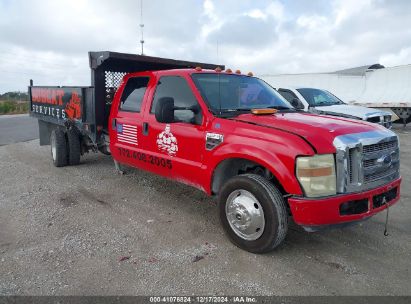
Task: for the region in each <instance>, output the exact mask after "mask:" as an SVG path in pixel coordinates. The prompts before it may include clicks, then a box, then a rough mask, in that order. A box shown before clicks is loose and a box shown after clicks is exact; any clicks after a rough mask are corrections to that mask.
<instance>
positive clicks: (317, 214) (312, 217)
mask: <svg viewBox="0 0 411 304" xmlns="http://www.w3.org/2000/svg"><path fill="white" fill-rule="evenodd" d="M400 184H401V178H399V179H397V180H395V181H393V182H391V183H389V184H387V185H384V186H381V187H378V188H375V189H372V190H369V191H365V192H361V193H351V194H345V195H337V196H333V197H328V198H322V199H315V200H314V199H307V198H302V197H291V198H289V199H288V204H289V205H290V209H291V213H292V215H293V219H294V222H295V223H297V224H298V225H302V226H321V225H331V224H339V223H346V222H352V221H359V220H363V219H366V218H368V217H370V216H372V215H374V214H376V213H378V212H380V211H382V210H384V209H386V208H387V205H383V206H381V207H379V208H373V207H372V198H373V197H374V196H375V195H378V194H381V193H384V192H386V191H388V190H390V189H393V188H395V187H397V189H398V190H397V196H396V198H395V199H393V200H392V201H390V202H389V203H388V205H389V206H391V205H393V204H395V203H396V202H397V201H398V200H399V198H400ZM361 199H368V201H369V208H368V211H367V212H364V213H362V214H354V215H340V213H339V210H340V205H341V204H342V203H344V202H348V201H356V200H361Z"/></svg>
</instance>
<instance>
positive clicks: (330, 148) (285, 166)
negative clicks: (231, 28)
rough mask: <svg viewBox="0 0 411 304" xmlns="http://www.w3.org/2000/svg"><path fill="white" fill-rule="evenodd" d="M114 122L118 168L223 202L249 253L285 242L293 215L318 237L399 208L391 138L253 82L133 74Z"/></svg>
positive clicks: (224, 215) (183, 72) (206, 75)
mask: <svg viewBox="0 0 411 304" xmlns="http://www.w3.org/2000/svg"><path fill="white" fill-rule="evenodd" d="M110 121H111V125H112V128H111V129H110V150H111V152H112V155H113V158H114V159H115V160H116V161H117V162H119V163H122V164H127V165H129V166H132V167H135V168H141V169H144V170H148V171H151V172H153V173H156V174H159V175H162V176H165V177H168V178H171V179H173V180H176V181H179V182H183V183H186V184H189V185H191V186H194V187H197V188H199V189H201V190H202V191H204V192H206V193H208V194H209V195H216V196H217V197H218V200H219V205H220V217H221V221H222V223H223V227H225V230H226V232H227V234H228V235H229V237H230V239H231V240H232V241H233V242H234V243H235V244H236V245H238V246H240V247H242V248H245V249H247V250H249V251H253V252H260V251H261V252H265V251H267V250H269V249H272V248H274V247H276V246H277V245H278V244H279V243H281V241H282V240H283V237H284V236H285V233H286V229H287V228H286V227H287V223H288V220H287V218H288V215H289V214H290V215H292V216H293V217H294V221H295V222H296V223H298V224H300V225H301V226H303V227H304V228H305V229H306V230H308V231H314V230H318V229H320V228H322V227H324V226H330V225H338V224H344V223H348V222H352V221H358V220H361V219H364V218H367V217H369V216H371V215H373V214H375V213H377V212H379V211H381V210H382V209H383V208H385V207H387V206H388V205H389V204H390V203H391V204H392V203H394V202H395V201H396V200H397V199H398V195H399V192H398V191H399V183H400V176H399V150H398V139H397V136H396V135H395V134H394V133H393V132H391V131H389V130H387V129H386V128H383V127H381V126H378V125H373V124H364V123H362V122H354V121H352V120H349V119H344V118H336V117H324V116H318V115H315V114H311V113H302V112H299V111H297V110H295V109H294V108H293V107H292V106H291V104H290V103H288V102H287V101H286V100H284V99H283V98H282V97H281V96H280V95H279V94H278V93H277V92H276V91H275V90H274V89H272V88H271V87H270V86H268V85H267V84H266V83H265V82H263V81H261V80H260V79H258V78H255V77H251V76H247V75H241V74H233V73H230V72H228V73H227V72H220V71H214V70H203V69H201V68H197V69H179V70H165V71H155V72H144V73H132V74H129V75H127V76H126V77H125V78H124V82H123V84H122V85H121V86H120V88H119V90H118V91H117V94H116V95H115V98H114V101H113V105H112V110H111V114H110ZM387 158H390V159H389V160H388V159H387ZM347 171H348V172H347ZM258 187H261V189H259V190H258V191H256V190H255V189H256V188H258ZM263 194H265V195H266V196H265V197H264V195H263ZM380 200H385V201H384V203H381V202H378V203H377V201H380ZM387 201H388V203H387ZM267 231H269V232H267ZM264 233H267V235H266V236H265V235H264ZM264 237H266V238H267V239H266V240H265V243H264V241H263V239H264ZM262 238H263V239H262Z"/></svg>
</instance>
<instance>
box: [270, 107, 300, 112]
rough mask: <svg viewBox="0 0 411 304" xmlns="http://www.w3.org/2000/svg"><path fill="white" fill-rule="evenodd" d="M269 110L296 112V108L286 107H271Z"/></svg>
mask: <svg viewBox="0 0 411 304" xmlns="http://www.w3.org/2000/svg"><path fill="white" fill-rule="evenodd" d="M266 108H267V109H276V110H291V111H294V110H295V109H294V108H289V107H284V106H269V107H266Z"/></svg>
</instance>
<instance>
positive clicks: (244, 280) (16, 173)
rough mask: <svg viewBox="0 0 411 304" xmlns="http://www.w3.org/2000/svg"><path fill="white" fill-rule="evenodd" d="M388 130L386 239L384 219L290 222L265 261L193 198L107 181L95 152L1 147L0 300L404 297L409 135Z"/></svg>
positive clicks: (409, 260) (144, 178)
mask: <svg viewBox="0 0 411 304" xmlns="http://www.w3.org/2000/svg"><path fill="white" fill-rule="evenodd" d="M399 130H400V129H399ZM410 131H411V130H410V128H409V129H408V132H410ZM398 132H399V133H400V138H401V149H402V150H401V161H402V163H401V170H402V171H401V172H402V175H403V184H402V198H401V201H400V202H399V203H398V204H397V205H396V206H394V207H393V208H391V210H390V224H389V230H390V236H389V237H384V235H383V230H384V220H385V213H382V214H378V215H376V216H375V217H373V218H371V219H370V220H368V221H365V222H363V223H361V224H359V225H355V226H351V227H349V228H345V229H334V230H327V231H322V232H318V233H312V234H310V233H306V232H304V231H303V230H301V229H300V228H299V227H297V226H296V225H294V224H291V227H290V231H289V234H288V236H287V238H286V241H285V243H284V244H283V245H282V246H281V247H280V248H278V250H276V251H275V252H272V253H270V254H265V255H254V254H250V253H248V252H245V251H242V250H240V249H238V248H236V247H235V246H233V245H232V244H231V243H230V242H229V241H228V240H227V239H226V237H225V236H224V233H223V231H222V229H221V227H220V225H219V221H218V217H217V208H216V204H215V202H214V201H213V199H211V198H209V197H207V196H205V195H204V194H202V193H201V192H199V191H197V190H195V189H192V188H190V187H187V186H184V185H181V184H178V183H175V182H172V181H168V180H164V179H162V178H159V177H156V176H153V175H150V174H148V173H145V172H141V171H138V170H128V172H127V174H125V175H118V174H116V172H115V170H114V165H113V162H112V160H111V158H110V157H108V156H104V155H101V154H89V155H87V156H86V157H84V158H83V159H82V163H81V165H79V166H75V167H64V168H55V167H53V165H52V163H51V159H50V153H49V147H40V146H39V144H38V140H33V141H29V142H24V143H17V144H10V145H7V146H1V147H0V175H1V177H0V178H1V185H0V295H153V294H154V295H158V294H163V295H164V294H165V295H175V294H178V295H192V294H196V295H198V294H216V295H221V294H226V295H227V294H228V295H230V294H234V295H239V294H248V295H411V289H410V288H409V287H410V285H409V280H410V278H411V273H410V268H411V267H410V266H411V236H410V231H411V220H410V218H411V205H410V198H411V189H410V181H411V158H410V154H411V133H408V132H406V131H404V130H400V131H398Z"/></svg>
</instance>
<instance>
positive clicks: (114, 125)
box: [111, 118, 117, 130]
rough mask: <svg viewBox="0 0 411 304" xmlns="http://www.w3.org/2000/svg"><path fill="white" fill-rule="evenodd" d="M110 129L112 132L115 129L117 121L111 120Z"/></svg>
mask: <svg viewBox="0 0 411 304" xmlns="http://www.w3.org/2000/svg"><path fill="white" fill-rule="evenodd" d="M111 127H112V129H113V130H116V129H117V119H116V118H113V120H112V121H111Z"/></svg>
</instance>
